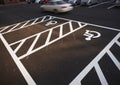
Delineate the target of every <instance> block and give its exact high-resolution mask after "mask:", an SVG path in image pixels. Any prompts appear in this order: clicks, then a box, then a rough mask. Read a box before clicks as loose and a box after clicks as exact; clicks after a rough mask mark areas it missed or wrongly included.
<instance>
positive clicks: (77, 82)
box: [69, 33, 120, 85]
mask: <svg viewBox="0 0 120 85" xmlns="http://www.w3.org/2000/svg"><path fill="white" fill-rule="evenodd" d="M119 38H120V33H118V34H117V35H116V36H115V37H114V38H113V39H112V40H111V41H110V43H108V45H107V46H105V48H104V49H103V50H102V51H101V52H100V53H99V54H98V55H97V56H96V57H95V58H94V59H93V60H92V61H91V62H90V63H89V64H88V65H87V66H86V67H85V68H84V69H83V70H82V71H81V72H80V73H79V74H78V75H77V76H76V77H75V78H74V79H73V81H71V82H70V84H69V85H81V81H82V79H83V78H84V77H85V76H86V75H87V74H88V72H89V71H90V70H91V69H92V68H93V67H94V66H95V65H96V64H97V63H98V62H99V61H100V59H101V58H102V57H103V56H104V55H105V54H106V53H107V52H108V50H109V49H110V48H111V47H112V46H113V44H114V43H115V42H116V41H117V40H118V39H119Z"/></svg>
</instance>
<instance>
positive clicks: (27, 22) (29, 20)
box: [20, 20, 30, 28]
mask: <svg viewBox="0 0 120 85" xmlns="http://www.w3.org/2000/svg"><path fill="white" fill-rule="evenodd" d="M29 22H30V20H28V21H27V22H26V23H24V24H23V25H22V26H21V27H20V28H24V27H25V25H27V24H28V23H29Z"/></svg>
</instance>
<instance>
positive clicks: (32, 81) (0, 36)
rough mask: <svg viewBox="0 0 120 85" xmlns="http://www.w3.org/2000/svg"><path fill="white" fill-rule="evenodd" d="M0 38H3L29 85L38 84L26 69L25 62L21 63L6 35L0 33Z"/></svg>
mask: <svg viewBox="0 0 120 85" xmlns="http://www.w3.org/2000/svg"><path fill="white" fill-rule="evenodd" d="M0 39H1V40H2V42H3V44H4V45H5V47H6V48H7V50H8V52H9V53H10V55H11V57H12V59H13V60H14V62H15V64H16V65H17V67H18V69H19V70H20V72H21V74H22V75H23V77H24V78H25V80H26V82H27V83H28V85H36V83H35V81H34V80H33V79H32V77H31V75H30V74H29V73H28V71H27V70H26V68H25V67H24V66H23V64H22V63H21V61H20V60H19V59H18V57H17V56H16V54H15V53H14V52H13V50H12V49H11V48H10V46H9V44H8V43H7V41H6V40H5V39H4V37H3V36H2V34H0Z"/></svg>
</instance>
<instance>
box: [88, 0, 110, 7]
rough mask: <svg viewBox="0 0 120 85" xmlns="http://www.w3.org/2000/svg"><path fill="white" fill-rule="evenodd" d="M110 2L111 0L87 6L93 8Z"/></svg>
mask: <svg viewBox="0 0 120 85" xmlns="http://www.w3.org/2000/svg"><path fill="white" fill-rule="evenodd" d="M110 2H111V1H107V2H102V3H99V4H96V5H92V6H89V7H88V8H93V7H96V6H100V5H103V4H107V3H110Z"/></svg>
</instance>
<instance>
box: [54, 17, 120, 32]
mask: <svg viewBox="0 0 120 85" xmlns="http://www.w3.org/2000/svg"><path fill="white" fill-rule="evenodd" d="M53 17H56V16H53ZM56 18H59V19H64V20H71V19H66V18H61V17H56ZM72 21H74V22H81V21H77V20H72ZM81 23H86V24H88V25H92V26H96V27H100V28H103V29H109V30H114V31H120V29H116V28H112V27H108V26H102V25H96V24H92V23H87V22H81Z"/></svg>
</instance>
